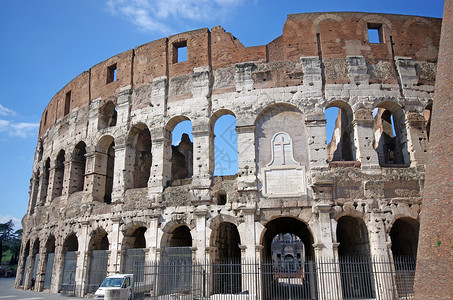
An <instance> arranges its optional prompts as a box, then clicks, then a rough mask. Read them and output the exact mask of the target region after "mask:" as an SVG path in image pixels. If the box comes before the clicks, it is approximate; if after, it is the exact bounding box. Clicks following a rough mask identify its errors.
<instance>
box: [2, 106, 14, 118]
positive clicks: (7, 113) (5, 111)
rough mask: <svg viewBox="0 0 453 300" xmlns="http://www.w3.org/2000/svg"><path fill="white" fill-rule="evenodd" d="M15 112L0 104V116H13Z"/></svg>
mask: <svg viewBox="0 0 453 300" xmlns="http://www.w3.org/2000/svg"><path fill="white" fill-rule="evenodd" d="M15 115H16V113H15V112H14V111H12V110H11V109H8V108H6V107H4V106H3V105H1V104H0V116H15Z"/></svg>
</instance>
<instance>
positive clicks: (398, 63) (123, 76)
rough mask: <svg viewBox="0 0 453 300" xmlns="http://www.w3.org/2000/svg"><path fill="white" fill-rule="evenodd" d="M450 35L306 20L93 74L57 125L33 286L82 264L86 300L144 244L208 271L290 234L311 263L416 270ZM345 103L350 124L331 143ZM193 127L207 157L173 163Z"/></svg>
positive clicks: (78, 273) (58, 112)
mask: <svg viewBox="0 0 453 300" xmlns="http://www.w3.org/2000/svg"><path fill="white" fill-rule="evenodd" d="M440 25H441V20H440V19H434V18H424V17H415V16H401V15H387V14H369V13H308V14H294V15H289V16H288V19H287V21H286V23H285V25H284V28H283V34H282V36H280V37H278V38H276V39H275V40H273V41H272V42H270V43H269V44H267V45H263V46H256V47H244V46H243V45H242V44H241V43H240V42H239V41H238V40H237V39H236V38H234V37H233V36H232V35H231V34H230V33H227V32H225V31H224V30H223V29H222V28H221V27H215V28H213V29H212V30H211V31H210V30H208V29H200V30H195V31H191V32H186V33H181V34H178V35H174V36H171V37H169V38H163V39H160V40H157V41H154V42H151V43H148V44H145V45H142V46H139V47H137V48H135V49H132V50H129V51H126V52H123V53H121V54H118V55H116V56H114V57H111V58H109V59H107V60H106V61H103V62H101V63H99V64H97V65H96V66H93V67H92V68H91V69H90V70H89V71H86V72H84V73H82V74H80V75H79V76H78V77H76V78H75V79H74V80H73V81H71V82H70V83H68V84H67V85H66V86H65V87H64V88H63V89H62V90H61V91H59V92H58V93H57V94H56V95H55V97H54V98H53V99H52V100H51V102H50V103H49V105H48V106H47V108H46V109H45V111H44V113H43V116H42V120H41V127H40V133H39V140H38V146H37V150H36V155H35V161H34V166H33V175H32V179H31V188H30V201H29V207H28V212H27V215H26V216H25V217H24V219H23V229H24V235H23V243H22V248H21V257H20V262H19V267H18V275H17V278H16V286H17V287H19V286H23V287H24V288H25V289H28V288H30V285H31V278H32V277H33V278H34V277H35V276H36V285H35V287H34V288H35V289H36V290H43V289H49V290H51V291H52V292H58V291H60V290H61V289H62V282H63V281H64V280H65V279H64V278H63V277H64V273H65V268H67V265H66V264H65V261H68V260H69V256H68V253H74V255H75V256H74V258H73V259H75V262H76V266H77V268H76V270H75V277H74V278H73V281H74V283H75V284H76V285H77V286H79V287H80V289H79V290H78V291H77V293H79V294H86V293H89V292H90V290H89V283H90V280H91V279H90V276H91V275H90V270H89V268H90V267H89V266H90V263H91V262H92V261H93V259H94V256H93V253H94V252H95V251H105V255H106V257H107V260H106V262H105V268H106V271H107V272H110V273H114V272H122V271H124V269H125V265H126V264H127V262H126V261H127V259H128V258H127V257H128V250H130V249H134V248H135V249H144V250H143V252H144V255H145V257H146V259H147V260H158V259H159V258H160V257H161V255H162V253H163V252H164V250H165V248H166V247H180V246H185V247H191V248H190V249H191V251H192V255H193V258H194V259H197V260H208V261H215V260H218V259H225V258H248V259H256V260H257V261H259V260H262V259H266V258H270V257H271V244H272V240H273V238H274V237H275V236H276V235H277V234H281V233H290V234H293V235H295V236H297V237H298V238H300V240H302V242H303V245H304V251H305V255H306V257H321V256H323V257H332V258H333V257H338V256H342V255H368V256H382V257H387V258H389V257H392V256H393V255H411V256H415V255H416V251H417V239H418V228H419V225H418V222H419V215H420V210H421V200H422V193H423V187H424V178H425V164H426V161H427V158H428V152H427V143H428V138H429V122H430V107H431V104H432V98H433V92H434V82H435V70H436V63H437V52H438V44H439V37H440V27H441V26H440ZM369 30H377V32H378V35H379V41H377V42H375V43H371V42H370V41H369V38H368V31H369ZM181 47H187V53H188V54H187V56H188V58H187V60H186V61H179V62H178V56H177V52H178V48H181ZM330 107H338V108H339V109H340V112H341V113H339V115H341V119H339V121H338V122H337V128H336V135H335V138H334V139H332V143H331V144H330V145H329V147H328V145H327V143H326V130H325V124H326V119H325V115H324V112H325V110H326V109H327V108H330ZM223 115H232V116H234V117H235V118H236V121H237V126H236V132H237V136H238V138H237V140H238V149H237V152H238V164H239V170H238V172H237V174H236V175H234V176H228V177H214V176H213V172H214V144H213V143H214V138H215V137H214V134H213V128H214V124H215V122H216V121H217V120H218V119H219V118H220V117H221V116H223ZM184 120H190V121H191V122H192V130H193V131H192V134H193V144H192V142H190V141H187V139H186V140H185V141H184V142H181V144H179V146H178V147H177V148H178V149H175V148H176V147H173V149H172V145H171V144H172V134H171V133H172V130H173V129H174V128H175V126H176V125H177V124H178V123H180V122H181V121H184ZM337 150H338V151H337ZM340 150H341V151H340ZM175 151H178V153H176V154H175ZM172 153H173V154H172ZM176 173H177V174H178V175H177V176H176V175H175V174H176ZM49 254H52V255H49ZM49 257H52V263H53V265H52V268H51V269H50V270H51V271H49V267H48V266H49ZM49 272H51V273H52V274H53V276H52V279H51V280H50V279H46V274H47V275H48V274H49ZM46 280H48V281H46ZM377 292H378V293H379V290H378V291H377Z"/></svg>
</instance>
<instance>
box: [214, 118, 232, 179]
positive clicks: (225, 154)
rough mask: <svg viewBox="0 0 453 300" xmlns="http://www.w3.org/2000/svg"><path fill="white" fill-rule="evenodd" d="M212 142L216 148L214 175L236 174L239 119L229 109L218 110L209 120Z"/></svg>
mask: <svg viewBox="0 0 453 300" xmlns="http://www.w3.org/2000/svg"><path fill="white" fill-rule="evenodd" d="M209 124H210V126H209V127H210V130H211V132H212V133H214V135H211V138H210V144H211V146H213V148H214V176H223V175H234V174H236V173H237V171H238V144H237V143H238V140H237V133H236V125H237V119H236V116H235V114H234V113H233V112H232V111H231V110H228V109H220V110H218V111H216V112H215V113H214V114H213V115H212V116H211V119H210V120H209Z"/></svg>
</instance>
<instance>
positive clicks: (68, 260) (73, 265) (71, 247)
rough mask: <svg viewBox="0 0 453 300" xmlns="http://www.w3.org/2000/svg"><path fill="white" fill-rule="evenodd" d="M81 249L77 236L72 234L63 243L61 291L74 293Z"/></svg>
mask: <svg viewBox="0 0 453 300" xmlns="http://www.w3.org/2000/svg"><path fill="white" fill-rule="evenodd" d="M78 250H79V242H78V241H77V236H76V235H75V234H74V233H72V234H70V235H69V236H68V237H67V238H66V239H65V241H64V243H63V257H64V260H63V273H62V275H61V276H62V281H61V291H62V292H64V293H67V294H69V293H74V292H75V289H76V286H75V275H76V269H77V251H78Z"/></svg>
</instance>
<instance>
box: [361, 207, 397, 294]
mask: <svg viewBox="0 0 453 300" xmlns="http://www.w3.org/2000/svg"><path fill="white" fill-rule="evenodd" d="M385 221H386V219H385V216H384V214H383V213H377V212H372V213H371V214H370V221H369V222H368V224H367V228H368V237H369V240H370V256H371V261H372V264H373V262H374V264H373V267H374V268H373V270H370V271H374V272H375V273H377V274H379V275H377V276H373V279H374V287H375V292H376V297H377V298H378V299H383V300H391V299H395V298H394V296H395V291H394V290H392V289H389V283H391V282H393V276H392V274H393V272H392V271H393V265H392V263H391V259H390V256H389V251H388V250H389V249H388V246H387V244H388V241H387V238H389V236H388V235H387V230H386V226H385Z"/></svg>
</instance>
